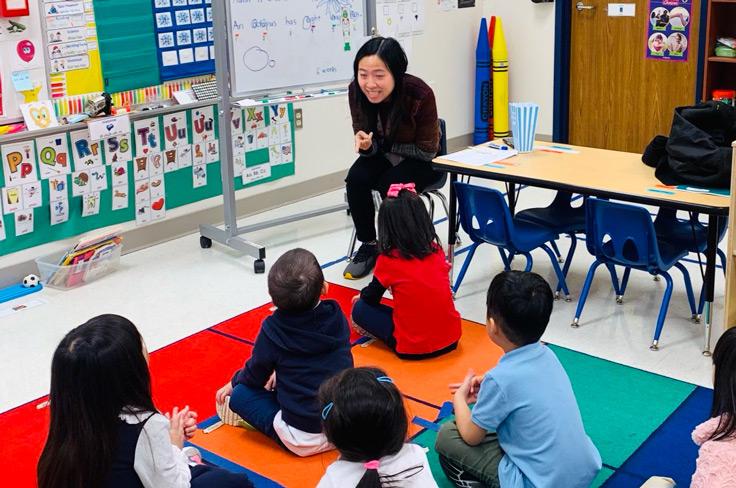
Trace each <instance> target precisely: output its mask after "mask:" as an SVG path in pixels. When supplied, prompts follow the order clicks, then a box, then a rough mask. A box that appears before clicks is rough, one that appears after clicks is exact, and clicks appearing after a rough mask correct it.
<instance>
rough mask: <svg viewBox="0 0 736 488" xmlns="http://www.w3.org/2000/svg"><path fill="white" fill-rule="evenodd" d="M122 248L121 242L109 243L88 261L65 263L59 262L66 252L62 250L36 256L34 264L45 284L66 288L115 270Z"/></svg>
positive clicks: (87, 281)
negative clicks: (109, 244)
mask: <svg viewBox="0 0 736 488" xmlns="http://www.w3.org/2000/svg"><path fill="white" fill-rule="evenodd" d="M122 248H123V245H122V244H115V245H111V246H109V247H108V248H107V249H106V250H104V251H103V252H99V253H97V254H96V255H94V256H92V258H91V259H90V260H88V261H83V262H79V263H77V264H67V265H61V264H59V263H60V262H61V261H62V260H63V258H64V256H65V255H66V254H67V253H66V251H62V252H57V253H54V254H51V255H48V256H43V257H39V258H36V265H37V266H38V271H39V274H40V275H41V281H42V282H43V284H44V285H45V286H50V287H52V288H57V289H60V290H67V289H70V288H75V287H77V286H81V285H83V284H85V283H90V282H92V281H94V280H96V279H98V278H101V277H103V276H105V275H107V274H110V273H112V272H113V271H115V270H116V269H117V268H118V266H119V265H120V252H121V251H122Z"/></svg>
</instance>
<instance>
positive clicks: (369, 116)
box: [343, 37, 440, 279]
mask: <svg viewBox="0 0 736 488" xmlns="http://www.w3.org/2000/svg"><path fill="white" fill-rule="evenodd" d="M408 64H409V63H408V60H407V58H406V54H405V53H404V50H403V49H402V48H401V45H400V44H399V43H398V41H396V39H392V38H383V37H375V38H373V39H371V40H369V41H368V42H366V43H365V44H364V45H363V47H361V48H360V50H359V51H358V54H357V55H356V56H355V61H354V63H353V72H354V80H353V82H352V83H351V84H350V93H349V100H350V113H351V115H352V120H353V133H354V134H355V152H357V153H358V154H359V155H360V156H359V157H358V159H357V160H356V161H355V163H353V165H352V167H351V168H350V171H349V172H348V176H347V178H346V180H345V183H346V191H347V196H348V204H349V205H350V212H351V215H352V216H353V222H354V223H355V228H356V232H357V237H358V240H360V242H361V243H362V244H361V246H360V248H359V249H358V252H357V254H356V255H355V256H354V257H353V259H352V261H351V262H350V264H349V265H348V267H347V268H346V269H345V272H344V273H343V274H344V276H345V278H347V279H359V278H362V277H364V276H366V275H368V274H369V273H370V272H371V270H372V269H373V267H374V265H375V263H376V256H377V250H376V228H375V223H374V215H375V208H374V205H373V197H372V195H371V192H372V191H373V190H377V191H379V192H380V193H381V196H383V197H385V196H386V191H387V190H388V187H389V186H390V185H391V184H392V183H414V184H415V185H416V190H417V191H418V192H421V191H422V190H423V189H424V188H425V187H426V186H428V185H430V184H432V183H434V182H435V181H436V180H437V178H438V175H437V174H436V173H435V172H434V170H433V169H432V167H431V165H430V162H431V161H432V158H434V157H435V155H436V154H437V150H438V148H439V139H440V132H439V120H438V118H437V105H436V102H435V98H434V93H433V92H432V89H431V88H430V87H429V86H428V85H427V84H426V83H425V82H424V81H422V80H421V79H419V78H417V77H416V76H412V75H410V74H408V73H406V67H407V65H408Z"/></svg>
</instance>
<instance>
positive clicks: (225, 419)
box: [215, 395, 253, 429]
mask: <svg viewBox="0 0 736 488" xmlns="http://www.w3.org/2000/svg"><path fill="white" fill-rule="evenodd" d="M215 410H217V416H218V417H220V420H222V423H223V424H225V425H232V426H233V427H242V428H244V429H253V427H252V426H251V425H250V424H249V423H248V422H246V421H245V420H243V418H242V417H241V416H240V415H238V414H237V413H235V412H233V411H232V410H230V395H228V396H226V397H225V402H224V403H218V402H215Z"/></svg>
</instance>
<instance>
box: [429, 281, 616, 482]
mask: <svg viewBox="0 0 736 488" xmlns="http://www.w3.org/2000/svg"><path fill="white" fill-rule="evenodd" d="M553 301H554V299H553V297H552V290H551V289H550V287H549V285H548V284H547V282H546V281H544V279H543V278H542V277H541V276H539V275H537V274H535V273H523V272H520V271H507V272H503V273H501V274H499V275H497V276H496V277H495V278H494V279H493V281H492V282H491V286H490V288H489V289H488V297H487V302H486V303H487V320H488V322H487V325H486V329H487V331H488V336H489V337H490V338H491V340H492V341H493V342H494V343H495V344H496V345H498V346H499V347H500V348H501V349H503V350H504V355H503V356H502V357H501V359H500V360H499V362H498V365H497V366H496V367H494V368H492V369H490V370H489V371H488V372H487V373H486V375H485V377H482V376H473V373H472V372H469V373H468V375H467V376H466V377H465V380H464V381H463V382H462V383H461V384H458V385H451V388H454V389H456V391H455V395H454V400H453V405H454V407H455V421H454V422H448V423H446V424H444V425H443V426H442V428H441V429H440V432H439V435H438V437H437V444H436V448H437V452H438V453H439V455H440V463H441V466H442V469H443V471H445V474H446V475H447V476H448V478H449V479H450V480H451V481H452V482H453V483H454V484H455V485H456V486H459V487H460V486H462V487H474V486H488V487H496V488H497V487H499V486H503V487H504V488H506V487H512V488H514V487H518V488H522V487H525V486H538V487H563V486H564V487H565V488H578V487H579V488H584V487H585V488H587V487H588V486H590V483H591V481H592V480H593V478H594V477H595V475H596V474H597V473H598V471H599V470H600V469H601V457H600V455H599V454H598V450H597V449H596V448H595V446H594V445H593V443H592V442H591V440H590V438H589V437H588V436H587V435H586V434H585V429H584V428H583V422H582V419H581V418H580V411H579V410H578V405H577V402H576V401H575V395H574V394H573V391H572V386H571V385H570V380H569V378H568V377H567V374H566V373H565V370H564V369H563V368H562V365H561V364H560V361H559V360H558V359H557V357H556V356H555V354H554V353H553V352H552V351H551V350H550V349H549V348H548V347H547V346H545V345H543V344H541V343H540V342H539V339H540V338H541V337H542V334H543V333H544V331H545V329H546V328H547V323H548V322H549V316H550V313H551V312H552V303H553ZM470 403H475V407H474V408H473V411H472V414H471V410H470V407H469V406H468V404H470Z"/></svg>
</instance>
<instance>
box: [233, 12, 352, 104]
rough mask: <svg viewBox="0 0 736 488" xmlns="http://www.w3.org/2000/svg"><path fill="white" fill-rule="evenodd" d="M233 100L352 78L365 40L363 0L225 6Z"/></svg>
mask: <svg viewBox="0 0 736 488" xmlns="http://www.w3.org/2000/svg"><path fill="white" fill-rule="evenodd" d="M228 7H229V12H228V14H229V15H228V21H229V27H230V29H229V32H228V35H229V37H230V39H229V41H230V43H229V44H230V57H231V58H230V84H231V92H232V95H233V96H236V97H237V96H245V95H252V94H262V93H275V92H277V91H280V90H281V91H283V90H286V89H291V88H297V87H300V88H301V87H307V86H310V85H311V86H316V85H323V86H324V85H327V84H330V83H333V84H334V83H336V82H341V81H347V80H350V79H351V78H352V77H353V66H352V64H353V59H354V58H355V53H356V52H357V51H358V49H359V48H360V46H361V45H362V44H363V42H365V40H366V39H367V36H366V7H365V0H229V5H228Z"/></svg>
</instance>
